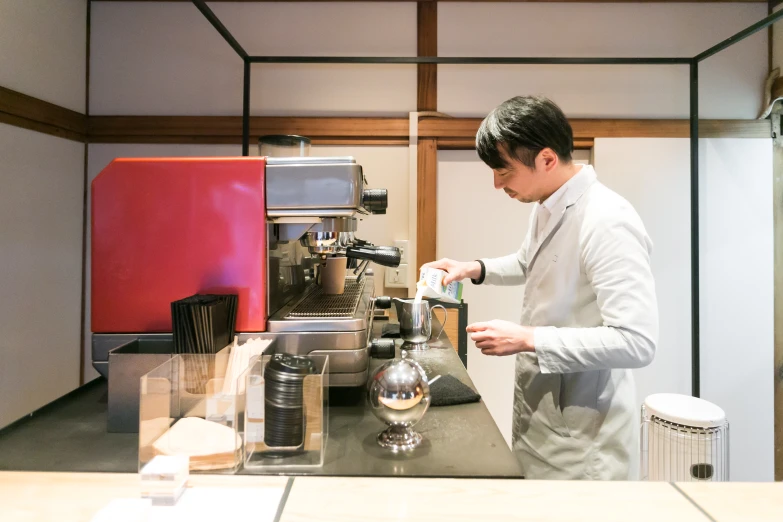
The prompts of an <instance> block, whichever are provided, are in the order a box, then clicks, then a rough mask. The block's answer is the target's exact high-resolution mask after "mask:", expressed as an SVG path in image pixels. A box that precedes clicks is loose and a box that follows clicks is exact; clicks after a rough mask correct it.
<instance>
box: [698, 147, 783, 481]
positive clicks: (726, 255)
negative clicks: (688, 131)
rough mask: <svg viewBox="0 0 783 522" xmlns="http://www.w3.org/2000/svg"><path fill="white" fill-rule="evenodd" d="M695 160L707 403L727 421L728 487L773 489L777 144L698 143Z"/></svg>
mask: <svg viewBox="0 0 783 522" xmlns="http://www.w3.org/2000/svg"><path fill="white" fill-rule="evenodd" d="M699 156H700V159H699V161H700V164H701V166H700V178H699V194H700V196H701V197H700V200H699V208H700V217H701V222H700V228H699V234H700V237H699V239H700V252H701V263H700V264H701V272H700V287H701V379H702V380H701V392H702V393H701V396H702V397H703V398H704V399H706V400H709V401H712V402H714V403H716V404H718V405H719V406H720V407H722V408H723V409H724V410H725V411H726V415H727V417H728V420H729V423H730V426H731V428H730V429H731V435H730V440H731V478H732V480H745V481H762V480H763V481H768V480H773V479H774V451H773V447H774V439H773V437H774V417H773V412H774V390H773V383H774V381H773V377H774V370H773V367H774V363H773V357H774V344H773V343H774V326H775V325H774V317H773V312H774V307H773V291H774V268H773V247H774V236H773V221H772V208H773V199H772V144H771V140H764V139H759V140H755V139H754V140H750V139H744V140H742V139H710V140H702V144H701V150H700V155H699ZM778 204H779V203H778Z"/></svg>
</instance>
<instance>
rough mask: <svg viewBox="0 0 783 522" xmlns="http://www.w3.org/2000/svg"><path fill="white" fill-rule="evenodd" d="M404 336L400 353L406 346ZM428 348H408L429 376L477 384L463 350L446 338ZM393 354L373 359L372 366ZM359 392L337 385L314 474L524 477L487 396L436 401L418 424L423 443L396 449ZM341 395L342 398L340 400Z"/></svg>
mask: <svg viewBox="0 0 783 522" xmlns="http://www.w3.org/2000/svg"><path fill="white" fill-rule="evenodd" d="M399 346H400V342H399V341H398V347H397V355H398V356H399V352H400V348H399ZM430 346H431V348H430V349H429V350H426V351H420V352H408V355H409V357H410V358H411V359H414V360H416V361H417V362H419V363H420V364H421V365H422V367H423V368H424V370H425V371H426V373H427V376H428V378H430V379H431V378H432V377H434V376H436V375H452V376H454V377H456V378H457V379H459V380H460V381H461V382H463V383H464V384H467V385H468V386H470V387H471V388H473V389H474V390H475V386H474V385H473V382H472V381H471V380H470V377H469V376H468V372H467V371H466V370H465V367H464V366H463V365H462V362H461V361H460V360H459V357H458V355H457V352H456V351H455V350H454V348H453V347H452V346H451V344H450V343H449V341H448V340H447V339H445V336H444V340H443V341H438V342H434V343H431V344H430ZM387 360H388V359H371V360H370V372H371V374H372V371H373V370H374V369H375V368H377V367H378V366H380V365H381V364H383V363H385V362H386V361H387ZM351 393H352V394H353V397H351V396H350V395H348V394H345V393H343V390H340V389H333V390H332V391H331V393H330V398H329V400H330V404H329V441H328V443H327V449H326V457H325V462H324V466H323V468H321V469H319V470H317V471H315V472H313V473H307V474H308V475H310V474H312V475H333V476H357V475H358V476H408V477H412V476H416V477H425V476H426V477H521V470H520V467H519V464H518V462H517V460H516V458H515V457H514V455H513V454H512V453H511V451H510V450H509V448H508V445H507V444H506V441H505V439H504V438H503V435H502V434H501V433H500V430H499V429H498V427H497V425H496V424H495V421H494V420H493V419H492V416H491V415H490V413H489V410H488V409H487V407H486V405H485V404H484V402H483V401H481V402H476V403H471V404H460V405H455V406H438V407H430V408H429V409H428V410H427V413H425V414H424V417H423V418H422V420H421V421H420V422H419V423H418V424H416V426H414V429H415V430H416V431H418V432H419V433H421V434H422V435H423V437H424V441H423V442H422V445H421V446H420V447H419V448H417V449H415V450H413V451H412V452H409V453H406V454H396V455H395V454H394V453H392V452H391V451H389V450H385V449H383V448H381V447H380V446H379V445H378V444H377V443H376V441H375V438H376V436H377V435H378V433H380V432H381V431H383V430H384V429H385V428H386V425H385V424H384V423H383V422H381V421H380V420H378V419H377V418H375V416H374V415H373V414H372V413H371V412H370V410H369V408H368V407H367V402H366V401H367V399H366V397H365V394H364V389H362V390H353V391H352V392H351ZM335 398H337V400H335Z"/></svg>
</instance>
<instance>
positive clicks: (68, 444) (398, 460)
mask: <svg viewBox="0 0 783 522" xmlns="http://www.w3.org/2000/svg"><path fill="white" fill-rule="evenodd" d="M384 323H385V321H383V320H376V321H375V324H374V330H375V335H376V336H380V333H381V328H382V326H383V324H384ZM442 339H443V341H442V342H436V343H432V348H431V349H430V350H428V351H424V352H409V354H410V355H411V358H414V359H416V360H418V361H419V362H420V363H421V364H422V366H423V367H424V369H425V370H426V371H427V373H428V375H429V376H431V377H432V376H435V375H438V374H441V375H446V374H450V375H453V376H454V377H456V378H457V379H459V380H461V381H462V382H464V383H465V384H467V385H468V386H471V387H473V388H474V389H475V387H474V386H473V383H472V382H471V380H470V377H469V376H468V373H467V371H466V370H465V367H464V366H463V365H462V362H461V361H460V359H459V357H458V355H457V352H456V351H455V350H454V349H453V347H452V346H451V344H450V342H449V341H448V339H447V338H446V337H445V336H443V337H442ZM398 343H399V341H398ZM398 353H399V351H398ZM384 362H386V359H371V360H370V369H371V371H372V370H373V369H374V368H377V367H378V366H379V365H381V364H383V363H384ZM431 377H430V378H431ZM105 394H106V382H105V381H102V382H96V383H92V384H89V385H87V386H85V387H84V388H83V389H80V390H77V391H76V392H74V393H73V394H71V395H69V396H68V397H65V398H64V399H62V400H61V401H58V402H56V403H54V404H52V405H50V406H47V407H46V408H45V409H44V410H42V411H40V412H37V413H36V414H35V415H33V416H32V417H30V418H29V419H26V420H25V421H23V422H22V423H20V424H19V425H17V426H13V427H12V428H10V429H8V430H3V431H2V432H0V470H8V471H16V470H19V471H62V472H71V471H81V472H135V471H137V469H138V457H137V455H138V435H137V434H134V433H108V432H107V431H106V427H107V423H106V411H107V404H106V395H105ZM329 400H330V402H329V440H328V442H327V446H326V455H325V459H324V465H323V467H322V468H320V469H317V470H315V471H308V472H307V473H305V474H308V475H332V476H415V477H421V476H428V477H519V476H520V475H521V471H520V468H519V465H518V463H517V461H516V459H515V457H514V456H513V454H512V453H511V451H510V450H509V449H508V445H507V444H506V442H505V440H504V439H503V436H502V435H501V433H500V431H499V430H498V428H497V425H496V424H495V422H494V421H493V420H492V416H491V415H490V413H489V411H488V410H487V407H486V405H485V404H484V403H483V402H478V403H472V404H461V405H456V406H441V407H431V408H429V410H428V411H427V413H426V414H425V415H424V418H423V419H422V420H421V421H420V422H419V423H418V424H417V425H416V426H415V429H416V430H417V431H419V432H420V433H421V434H422V435H423V436H424V438H425V441H424V443H423V444H422V446H421V447H419V448H417V449H416V450H415V451H413V452H411V453H410V454H405V455H401V454H397V455H395V454H394V453H392V452H390V451H386V450H384V449H383V448H381V447H380V446H378V445H377V444H376V442H375V437H376V436H377V434H378V433H380V432H381V431H383V430H384V429H385V424H384V423H383V422H381V421H380V420H378V419H376V418H375V417H374V416H373V414H372V413H371V412H370V411H369V408H368V407H367V402H366V401H367V399H366V396H365V390H364V387H362V388H360V389H346V388H332V389H330V394H329ZM53 426H56V427H57V429H52V427H53ZM240 473H243V472H242V471H240Z"/></svg>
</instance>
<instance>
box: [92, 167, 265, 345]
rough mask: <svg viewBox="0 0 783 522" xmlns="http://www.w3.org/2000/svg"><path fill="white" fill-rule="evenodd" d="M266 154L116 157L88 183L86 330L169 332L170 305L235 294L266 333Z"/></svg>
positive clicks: (245, 314)
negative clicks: (89, 239)
mask: <svg viewBox="0 0 783 522" xmlns="http://www.w3.org/2000/svg"><path fill="white" fill-rule="evenodd" d="M264 168H265V161H264V158H165V159H163V158H155V159H117V160H114V161H113V162H112V163H111V164H110V165H109V166H107V167H106V168H105V169H104V170H103V171H102V172H101V173H100V174H99V175H98V177H97V178H95V180H94V181H93V182H92V331H93V332H100V333H143V332H170V331H171V302H172V301H176V300H178V299H182V298H183V297H187V296H189V295H193V294H197V293H236V294H238V295H239V307H238V311H237V325H236V326H237V331H239V332H242V331H244V332H260V331H264V330H266V320H267V309H266V291H265V288H266V213H265V208H266V200H265V194H264Z"/></svg>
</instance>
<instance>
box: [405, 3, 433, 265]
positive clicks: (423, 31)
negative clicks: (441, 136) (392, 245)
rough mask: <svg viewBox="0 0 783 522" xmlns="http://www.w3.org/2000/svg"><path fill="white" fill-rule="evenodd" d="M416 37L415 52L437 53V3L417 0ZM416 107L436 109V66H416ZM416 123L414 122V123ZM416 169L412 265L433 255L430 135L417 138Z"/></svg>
mask: <svg viewBox="0 0 783 522" xmlns="http://www.w3.org/2000/svg"><path fill="white" fill-rule="evenodd" d="M417 8H418V12H417V14H418V18H417V21H418V23H417V37H418V46H417V47H418V55H419V56H437V55H438V3H437V2H418V4H417ZM417 69H418V74H417V103H416V104H417V108H418V111H420V112H423V111H437V110H438V66H437V65H436V64H419V65H418V66H417ZM417 124H418V123H417ZM416 164H417V169H416V170H417V172H416V180H417V183H416V187H417V192H416V263H417V264H416V266H415V267H411V268H412V269H414V270H416V271H418V268H419V267H420V266H421V265H422V264H423V263H426V262H428V261H433V260H434V259H435V255H436V251H435V241H436V227H437V197H438V142H437V140H436V139H433V138H426V139H420V140H419V142H418V154H417V161H416Z"/></svg>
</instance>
